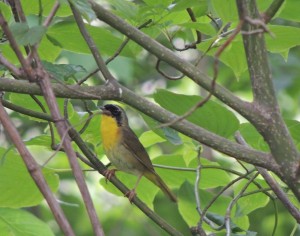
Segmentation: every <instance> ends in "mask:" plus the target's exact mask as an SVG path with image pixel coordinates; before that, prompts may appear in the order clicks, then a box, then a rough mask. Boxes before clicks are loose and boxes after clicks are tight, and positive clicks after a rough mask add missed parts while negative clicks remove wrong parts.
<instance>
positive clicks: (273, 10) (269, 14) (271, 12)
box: [262, 0, 284, 24]
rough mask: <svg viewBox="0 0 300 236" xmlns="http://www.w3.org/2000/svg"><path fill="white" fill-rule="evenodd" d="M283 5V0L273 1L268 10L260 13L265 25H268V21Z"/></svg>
mask: <svg viewBox="0 0 300 236" xmlns="http://www.w3.org/2000/svg"><path fill="white" fill-rule="evenodd" d="M283 3H284V0H274V1H273V2H272V3H271V5H270V6H269V7H268V9H267V10H266V11H265V12H264V13H262V17H263V19H264V21H265V23H266V24H267V23H269V22H270V20H271V19H272V18H273V17H274V16H275V15H276V13H277V12H278V10H279V9H280V7H281V6H282V4H283Z"/></svg>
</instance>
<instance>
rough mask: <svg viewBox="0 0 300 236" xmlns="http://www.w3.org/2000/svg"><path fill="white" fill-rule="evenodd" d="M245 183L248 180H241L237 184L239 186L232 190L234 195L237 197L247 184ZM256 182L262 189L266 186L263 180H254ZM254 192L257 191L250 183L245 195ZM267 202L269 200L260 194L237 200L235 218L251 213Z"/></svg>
mask: <svg viewBox="0 0 300 236" xmlns="http://www.w3.org/2000/svg"><path fill="white" fill-rule="evenodd" d="M247 182H248V180H241V181H240V182H239V184H238V185H237V186H236V187H235V188H234V193H235V195H238V194H239V193H240V191H241V189H242V188H243V187H244V186H245V184H247ZM256 182H258V183H259V184H260V185H261V186H262V187H267V184H266V182H265V181H264V180H259V179H256ZM256 190H258V187H257V186H256V185H255V184H253V183H251V184H250V185H249V186H248V188H247V190H246V192H245V193H249V192H251V191H256ZM269 200H270V199H269V197H268V196H267V195H266V194H264V193H262V192H259V193H255V194H251V195H247V196H244V197H242V198H239V199H238V202H237V206H238V207H237V210H236V213H235V216H236V217H240V216H244V215H248V214H249V213H251V212H252V211H254V210H256V209H258V208H261V207H264V206H266V205H267V203H268V202H269Z"/></svg>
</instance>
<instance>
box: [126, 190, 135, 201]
mask: <svg viewBox="0 0 300 236" xmlns="http://www.w3.org/2000/svg"><path fill="white" fill-rule="evenodd" d="M124 196H125V197H128V200H129V202H130V203H132V200H133V198H134V197H135V196H136V192H135V189H132V190H130V191H128V192H127V193H125V195H124Z"/></svg>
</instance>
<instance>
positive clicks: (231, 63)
mask: <svg viewBox="0 0 300 236" xmlns="http://www.w3.org/2000/svg"><path fill="white" fill-rule="evenodd" d="M225 40H226V39H221V40H220V41H219V42H218V43H217V44H216V45H221V44H223V43H224V42H225ZM215 41H216V38H213V39H211V40H208V41H205V42H203V43H201V44H198V45H197V48H198V49H199V50H201V51H202V52H206V53H207V55H210V56H212V57H215V54H216V52H217V50H218V49H219V47H217V46H214V47H212V48H211V45H212V44H213V43H214V42H215ZM208 49H209V51H207V50H208ZM219 60H220V61H221V62H223V63H224V64H225V65H226V66H228V67H230V68H231V69H232V71H233V73H234V74H235V76H236V77H237V78H239V77H240V76H241V74H242V73H243V72H245V71H246V70H247V68H248V67H247V61H246V57H245V50H244V46H243V43H242V39H241V37H240V36H237V37H236V38H235V39H234V41H232V42H231V43H230V44H229V45H228V46H227V47H226V48H225V50H224V51H223V52H222V54H221V55H220V57H219Z"/></svg>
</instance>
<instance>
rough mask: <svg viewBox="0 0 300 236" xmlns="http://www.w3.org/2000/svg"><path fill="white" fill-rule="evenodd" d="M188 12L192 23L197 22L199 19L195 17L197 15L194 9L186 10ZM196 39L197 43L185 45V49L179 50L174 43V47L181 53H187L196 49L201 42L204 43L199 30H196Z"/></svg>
mask: <svg viewBox="0 0 300 236" xmlns="http://www.w3.org/2000/svg"><path fill="white" fill-rule="evenodd" d="M186 11H187V13H188V14H189V16H190V18H191V20H192V22H197V19H196V17H195V14H194V12H193V10H192V8H190V7H188V8H187V9H186ZM196 37H197V38H196V41H195V42H192V43H189V44H185V45H184V48H177V47H176V46H175V45H174V44H173V43H172V46H173V48H174V49H175V50H176V51H179V52H182V51H186V50H188V49H196V46H197V44H199V43H201V41H202V35H201V32H200V31H199V30H196Z"/></svg>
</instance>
